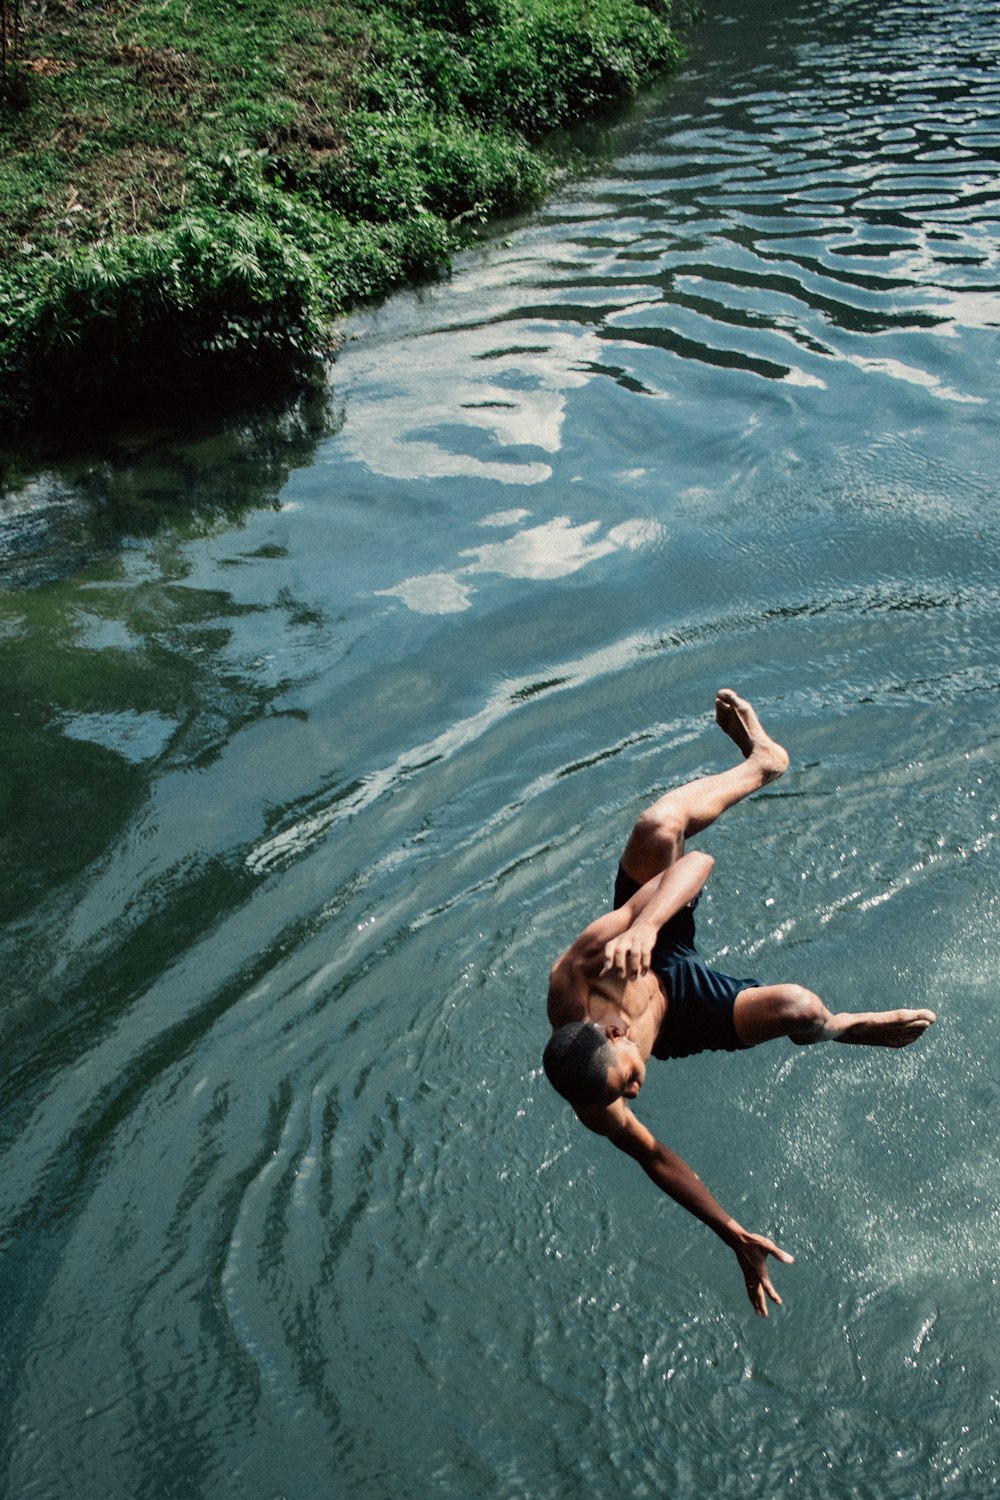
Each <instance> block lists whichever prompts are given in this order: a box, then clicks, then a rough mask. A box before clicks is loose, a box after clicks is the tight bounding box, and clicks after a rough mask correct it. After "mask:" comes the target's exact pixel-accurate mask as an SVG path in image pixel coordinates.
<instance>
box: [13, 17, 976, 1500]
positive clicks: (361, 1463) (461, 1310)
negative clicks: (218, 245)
mask: <svg viewBox="0 0 1000 1500" xmlns="http://www.w3.org/2000/svg"><path fill="white" fill-rule="evenodd" d="M584 145H585V147H586V148H587V149H588V150H592V151H594V152H595V154H596V156H597V159H598V163H599V164H598V165H597V166H596V168H595V170H594V172H593V173H592V174H591V175H590V176H588V177H587V178H586V180H584V181H580V182H575V183H573V184H571V185H567V186H566V187H565V188H564V189H563V190H562V191H561V192H559V193H557V194H556V195H555V196H554V197H553V198H552V199H550V201H549V202H548V203H547V204H546V206H545V207H544V209H542V210H541V211H540V212H539V213H537V214H536V215H534V216H532V217H531V218H530V219H528V220H526V221H521V222H519V223H517V224H516V225H513V226H511V227H510V229H509V233H507V234H506V235H498V236H496V237H495V238H493V239H492V240H490V241H489V242H488V243H485V244H484V245H482V246H481V247H480V248H478V249H477V250H476V251H474V252H472V253H470V254H468V255H467V256H465V257H463V258H462V259H461V260H460V261H459V263H458V264H457V265H456V267H455V271H454V275H453V276H452V278H451V279H450V280H448V281H447V282H444V283H442V284H441V285H440V286H437V287H434V288H432V289H429V290H426V291H423V292H420V293H414V294H407V295H404V296H401V297H398V298H396V299H394V300H393V301H392V302H390V303H388V304H387V305H386V306H385V307H383V308H381V309H379V310H378V311H376V312H373V313H370V314H366V315H362V316H358V317H357V318H356V319H354V320H353V322H352V323H351V325H350V328H349V333H350V335H351V337H350V338H349V340H348V342H347V343H346V345H345V348H344V351H343V353H342V355H341V356H340V358H339V360H338V362H337V364H336V366H335V368H334V369H333V372H332V385H331V388H330V391H329V392H328V393H327V396H326V397H325V398H324V397H317V398H316V399H315V400H312V401H308V402H303V403H302V404H301V405H300V406H298V407H296V408H295V409H294V410H291V411H288V412H285V413H282V414H281V415H279V416H274V415H271V416H267V415H260V414H256V415H251V416H248V417H247V418H246V420H245V421H243V422H241V423H229V424H228V425H226V426H224V427H222V426H213V425H212V424H211V423H208V422H206V423H205V424H204V425H203V427H202V429H201V430H199V431H197V432H195V431H191V432H189V433H185V434H178V433H170V434H166V433H161V434H158V435H150V436H147V437H145V438H138V437H137V438H135V439H134V440H133V441H132V443H131V447H130V446H128V445H127V444H126V443H125V442H124V440H123V441H121V442H119V443H118V444H117V446H115V447H114V448H108V449H107V450H106V451H104V452H102V453H100V454H98V453H90V454H80V455H78V456H76V457H74V458H73V459H65V460H63V461H61V462H60V464H59V465H58V466H52V467H49V468H48V469H45V470H44V471H43V470H40V469H36V470H32V469H30V468H28V467H26V466H22V467H21V469H20V471H19V478H18V480H17V482H16V483H14V482H12V483H11V485H10V487H9V489H8V491H7V492H6V494H5V496H4V499H3V508H2V513H0V533H2V538H3V547H4V554H3V555H4V559H5V568H6V576H7V580H8V582H7V587H6V589H5V591H4V592H3V594H2V596H0V650H2V672H3V683H4V699H5V703H4V708H5V712H4V716H3V724H2V734H3V785H4V796H5V803H4V809H3V827H2V829H0V838H2V842H3V849H4V870H5V880H4V890H3V894H2V904H3V907H4V917H5V926H4V929H3V972H4V975H5V980H6V983H5V986H4V989H5V999H4V1004H3V1011H2V1017H0V1031H2V1037H3V1058H4V1066H3V1070H2V1115H0V1130H2V1134H0V1144H2V1151H3V1164H2V1171H0V1184H2V1187H0V1235H2V1241H0V1243H2V1251H3V1254H2V1259H0V1292H2V1304H0V1305H2V1307H3V1310H4V1338H3V1347H2V1351H0V1390H2V1393H3V1410H4V1415H5V1421H4V1423H3V1437H2V1458H0V1463H2V1474H3V1478H2V1480H0V1490H2V1491H3V1493H4V1494H5V1495H8V1496H10V1497H11V1500H41V1497H45V1500H92V1497H93V1500H97V1497H99V1500H132V1497H135V1496H142V1497H145V1500H175V1497H176V1500H181V1497H205V1500H208V1497H211V1500H226V1497H232V1500H279V1497H284V1500H328V1497H335V1500H353V1497H359V1500H360V1497H361V1496H364V1497H365V1500H431V1497H441V1500H472V1497H480V1496H482V1497H490V1500H579V1497H581V1496H584V1495H589V1494H593V1493H600V1492H605V1491H607V1492H618V1491H620V1490H623V1489H626V1488H627V1490H628V1492H629V1493H630V1494H631V1495H633V1496H636V1497H650V1500H654V1497H670V1500H703V1497H712V1500H730V1497H731V1500H745V1497H747V1496H754V1497H758V1496H759V1497H762V1500H773V1497H777V1496H779V1495H780V1496H785V1495H801V1496H803V1497H808V1500H847V1497H851V1500H865V1497H871V1500H893V1497H899V1500H923V1497H927V1500H930V1497H935V1500H936V1497H939V1496H942V1495H953V1496H955V1497H956V1500H981V1497H986V1496H988V1495H992V1494H994V1493H995V1491H996V1488H997V1485H998V1478H1000V1469H998V1462H997V1455H998V1446H997V1439H998V1433H997V1427H998V1416H1000V1410H998V1408H1000V1359H998V1355H997V1338H996V1320H997V1314H998V1310H1000V1290H998V1275H1000V1270H998V1254H997V1242H998V1219H1000V1215H998V1206H997V1183H998V1160H997V1157H998V1153H997V1144H996V1118H997V1115H996V1113H995V1111H996V1110H997V1109H998V1085H1000V1069H998V1063H997V1001H998V974H1000V961H998V956H997V937H996V934H997V925H998V921H997V919H998V914H1000V899H998V898H1000V889H998V882H997V876H996V837H997V828H998V825H997V800H998V799H997V793H998V785H1000V774H998V768H997V747H998V741H1000V730H998V721H997V704H998V688H1000V667H998V650H997V642H998V640H1000V593H998V567H997V564H998V559H1000V546H998V542H1000V522H998V509H997V489H998V469H1000V464H998V459H1000V441H998V426H997V388H998V356H1000V343H998V334H997V329H998V325H1000V291H998V289H1000V227H998V206H1000V188H998V175H997V162H998V157H1000V18H998V13H997V9H996V5H995V3H994V0H954V3H945V0H884V3H875V0H822V3H821V0H782V3H767V4H765V3H764V0H745V3H742V4H740V3H736V0H721V3H719V4H713V5H712V6H711V7H710V10H709V14H708V17H707V19H706V22H705V24H704V25H703V26H702V27H701V29H700V30H699V31H698V33H697V34H696V36H695V45H694V49H693V54H692V58H691V61H690V63H689V65H688V66H687V67H686V69H685V71H684V72H683V73H682V74H681V75H680V76H679V77H678V78H676V79H674V80H672V81H671V82H670V83H669V84H668V85H666V86H664V87H663V88H662V89H660V90H659V91H657V92H656V93H654V94H653V95H651V96H648V97H647V98H645V99H644V100H643V101H642V103H641V105H640V107H638V108H637V109H635V110H634V111H633V112H632V113H631V114H630V115H629V117H628V118H627V119H624V120H622V121H620V122H617V123H613V124H609V125H607V126H605V127H602V128H601V129H595V130H592V131H590V132H588V133H587V134H586V136H585V137H584ZM722 685H729V686H732V687H735V688H737V689H739V690H741V691H743V692H745V693H746V694H747V695H748V696H750V697H751V698H752V699H753V700H754V701H755V702H756V703H757V705H758V706H759V708H760V711H761V713H762V716H763V717H764V720H765V722H766V723H767V724H768V726H769V727H770V728H771V729H772V731H773V732H774V733H775V734H776V735H777V736H778V737H779V738H780V739H782V740H783V741H784V742H785V743H786V744H787V746H788V748H789V750H790V752H791V755H792V769H791V771H790V772H789V774H788V776H787V777H786V778H785V779H784V780H782V781H781V782H779V783H777V784H775V785H774V786H773V787H770V788H768V789H767V790H766V791H765V792H764V793H762V794H760V795H759V796H757V797H756V798H755V799H753V800H752V801H750V802H748V803H746V804H744V805H743V806H741V807H740V808H738V809H736V810H734V811H733V812H732V813H730V814H729V815H728V816H727V818H726V819H725V820H723V822H721V823H720V824H718V825H717V826H716V827H715V828H713V829H712V830H711V832H710V834H709V835H707V836H706V839H705V844H706V847H708V848H710V849H711V850H712V852H713V853H714V854H715V855H716V858H717V865H716V869H715V873H714V874H713V877H712V881H711V884H710V890H709V894H708V896H707V897H706V900H705V901H704V903H703V905H702V907H701V912H702V913H703V915H702V916H701V918H700V924H699V931H700V935H701V941H702V947H703V950H704V952H705V954H706V956H707V957H708V958H709V959H711V960H714V961H716V962H717V963H718V964H719V966H720V967H721V968H722V969H723V970H725V971H727V972H730V973H737V974H739V973H755V974H758V975H760V976H761V978H762V979H765V980H775V981H777V980H785V979H788V980H792V979H794V980H799V981H801V982H803V983H805V984H807V985H809V986H811V987H812V988H814V989H816V990H817V991H818V992H819V993H820V994H822V995H823V996H824V998H825V999H826V1000H827V1002H828V1003H829V1004H830V1005H831V1008H834V1009H841V1008H852V1007H857V1008H869V1007H880V1008H881V1007H895V1006H898V1005H921V1006H922V1005H930V1006H932V1007H933V1008H934V1009H935V1010H937V1011H938V1013H939V1016H940V1020H939V1023H938V1025H937V1026H936V1027H935V1028H934V1029H933V1030H932V1031H931V1032H930V1033H929V1034H928V1035H927V1036H926V1037H925V1038H924V1039H923V1040H922V1041H921V1042H920V1044H919V1045H917V1046H916V1047H914V1048H911V1049H909V1050H907V1051H906V1052H901V1053H895V1052H892V1053H885V1052H877V1051H865V1050H863V1049H854V1048H843V1049H841V1048H836V1047H816V1048H793V1047H791V1046H788V1045H787V1044H784V1043H774V1044H771V1045H768V1046H766V1047H764V1048H761V1049H758V1050H754V1051H751V1052H748V1053H746V1054H743V1055H739V1056H731V1055H725V1054H714V1055H705V1056H702V1057H698V1058H694V1059H691V1060H689V1061H686V1062H682V1063H672V1064H666V1063H665V1064H657V1065H655V1066H654V1067H653V1068H651V1070H650V1076H649V1079H648V1082H647V1084H646V1087H645V1088H644V1090H643V1094H642V1097H641V1099H640V1100H639V1101H638V1103H637V1112H638V1113H639V1114H640V1116H641V1117H642V1119H643V1120H644V1121H645V1122H646V1123H647V1124H648V1125H649V1127H650V1128H651V1129H652V1130H653V1131H654V1133H655V1134H657V1135H658V1136H660V1137H661V1138H662V1139H664V1140H665V1141H666V1142H667V1143H668V1144H670V1145H671V1146H673V1147H674V1149H676V1150H678V1151H680V1152H681V1153H682V1154H683V1155H684V1156H685V1157H686V1158H687V1159H688V1160H689V1161H690V1162H691V1164H692V1165H693V1166H694V1167H695V1169H696V1170H697V1171H698V1172H699V1173H700V1174H701V1176H702V1177H703V1178H704V1179H705V1180H706V1182H707V1183H708V1184H709V1185H710V1187H711V1188H712V1189H713V1191H714V1192H715V1193H716V1195H717V1196H718V1197H719V1198H720V1200H721V1201H722V1202H723V1204H725V1205H726V1206H727V1207H728V1208H729V1209H730V1210H731V1211H732V1212H733V1213H734V1214H735V1215H736V1216H737V1217H738V1218H740V1219H741V1220H742V1221H743V1222H744V1223H745V1224H746V1225H747V1226H748V1227H749V1228H752V1229H756V1230H759V1231H760V1232H763V1233H767V1234H770V1235H773V1236H774V1238H776V1239H777V1240H778V1242H779V1243H780V1244H782V1245H783V1246H784V1247H786V1248H787V1249H788V1250H790V1251H792V1252H793V1253H794V1254H795V1256H796V1263H795V1265H794V1266H789V1267H779V1268H777V1270H776V1273H775V1275H776V1280H777V1282H778V1284H779V1287H780V1290H781V1292H782V1294H783V1296H784V1299H785V1305H784V1307H783V1308H781V1309H776V1310H775V1311H774V1312H773V1315H772V1316H771V1317H770V1318H769V1319H768V1321H767V1322H766V1323H765V1322H763V1321H761V1320H758V1319H756V1318H755V1317H754V1316H753V1313H752V1311H751V1308H750V1306H749V1304H748V1303H747V1301H746V1299H745V1295H744V1292H743V1287H742V1283H741V1279H740V1276H739V1273H738V1270H737V1267H736V1265H735V1262H734V1261H733V1259H732V1257H731V1256H730V1254H729V1252H728V1251H726V1250H725V1248H724V1247H723V1246H722V1245H721V1244H720V1243H719V1242H718V1241H717V1240H715V1239H714V1238H713V1237H712V1236H711V1234H709V1232H708V1231H707V1230H705V1229H704V1228H703V1227H702V1226H701V1225H699V1224H697V1223H696V1222H694V1221H693V1220H692V1219H690V1218H688V1217H687V1216H686V1215H685V1214H683V1213H682V1212H681V1211H680V1210H679V1209H678V1208H676V1206H675V1205H673V1204H672V1203H670V1202H669V1201H668V1200H666V1199H664V1198H662V1197H659V1196H658V1195H657V1193H656V1190H655V1189H654V1188H653V1187H652V1185H651V1184H650V1182H649V1181H648V1180H647V1179H646V1178H645V1177H644V1176H643V1174H642V1173H641V1172H640V1171H639V1170H638V1169H637V1168H636V1167H635V1166H634V1165H632V1164H631V1163H629V1162H628V1161H627V1160H626V1159H625V1158H624V1157H622V1156H620V1155H619V1154H618V1153H616V1152H615V1151H614V1149H613V1148H611V1147H610V1146H609V1145H608V1144H607V1143H605V1142H602V1141H599V1140H598V1139H596V1138H595V1137H592V1136H589V1135H588V1134H587V1133H586V1132H585V1131H584V1130H582V1129H581V1127H579V1126H578V1125H577V1124H576V1123H575V1122H574V1120H573V1117H572V1115H571V1113H570V1111H569V1110H568V1107H566V1106H564V1105H563V1104H562V1103H561V1102H560V1101H559V1100H558V1099H557V1098H556V1096H555V1095H554V1094H553V1093H552V1092H551V1091H550V1090H549V1088H548V1085H547V1084H546V1082H545V1080H544V1078H543V1077H542V1076H541V1074H540V1066H539V1060H540V1053H541V1048H542V1046H543V1044H544V1041H545V1037H546V1026H545V1022H544V999H545V977H546V972H547V968H548V965H549V964H550V963H551V961H552V959H553V958H554V957H555V956H556V955H557V954H558V952H559V951H560V950H561V949H562V948H563V947H564V946H565V945H566V944H567V943H568V942H569V941H570V940H571V939H572V938H573V936H574V935H575V934H576V932H577V931H578V930H579V928H580V927H581V926H583V925H584V924H585V922H586V921H588V920H589V919H590V918H591V917H592V916H594V915H596V914H597V913H598V912H599V911H600V910H601V909H602V907H603V906H604V905H605V903H606V902H607V900H608V896H609V891H610V883H611V879H612V876H613V871H614V866H615V863H616V861H617V857H618V853H619V850H620V848H621V844H622V842H623V839H624V837H625V835H626V834H627V831H628V828H629V826H630V823H631V820H632V819H633V818H634V816H635V815H636V813H637V812H638V811H639V810H640V809H641V808H642V807H643V805H644V804H645V802H647V801H648V800H649V799H650V798H651V797H652V796H653V795H655V794H656V793H658V792H659V791H660V790H662V789H663V788H664V787H666V786H668V785H670V784H672V783H674V782H677V781H679V780H682V779H685V778H687V777H690V776H692V775H696V774H701V773H704V772H706V771H710V770H716V769H720V768H721V767H722V766H724V765H726V764H727V763H729V761H730V760H731V755H730V751H731V750H732V746H731V745H730V744H729V742H728V741H727V740H725V739H724V738H723V737H722V736H721V735H720V734H719V732H718V730H717V729H716V728H715V727H714V725H713V724H712V719H711V707H712V699H713V695H714V692H715V689H716V688H717V687H718V686H722Z"/></svg>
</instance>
